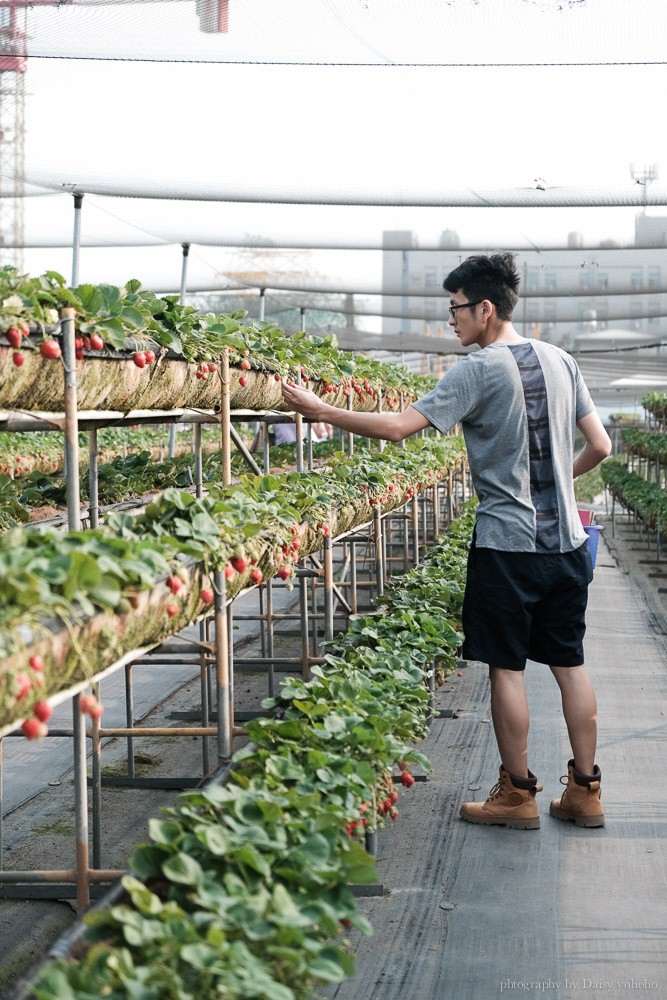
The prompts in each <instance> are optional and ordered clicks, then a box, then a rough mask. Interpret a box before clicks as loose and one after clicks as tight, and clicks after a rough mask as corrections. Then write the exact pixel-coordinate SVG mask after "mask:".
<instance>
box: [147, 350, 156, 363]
mask: <svg viewBox="0 0 667 1000" xmlns="http://www.w3.org/2000/svg"><path fill="white" fill-rule="evenodd" d="M144 354H145V356H146V364H147V365H152V364H153V362H154V361H155V351H151V350H150V348H149V349H148V350H147V351H145V352H144Z"/></svg>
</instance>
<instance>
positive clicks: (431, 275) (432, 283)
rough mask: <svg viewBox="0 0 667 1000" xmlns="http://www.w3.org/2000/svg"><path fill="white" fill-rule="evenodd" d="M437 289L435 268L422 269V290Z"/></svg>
mask: <svg viewBox="0 0 667 1000" xmlns="http://www.w3.org/2000/svg"><path fill="white" fill-rule="evenodd" d="M437 287H438V271H437V268H435V267H426V268H424V288H437Z"/></svg>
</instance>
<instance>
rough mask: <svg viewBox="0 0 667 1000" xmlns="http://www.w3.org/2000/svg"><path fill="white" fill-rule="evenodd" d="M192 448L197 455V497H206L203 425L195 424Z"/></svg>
mask: <svg viewBox="0 0 667 1000" xmlns="http://www.w3.org/2000/svg"><path fill="white" fill-rule="evenodd" d="M192 447H193V450H194V453H195V496H196V497H202V496H203V495H204V463H203V457H202V447H201V424H195V425H194V428H193V442H192Z"/></svg>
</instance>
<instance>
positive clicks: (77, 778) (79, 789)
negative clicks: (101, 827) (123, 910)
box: [72, 694, 90, 910]
mask: <svg viewBox="0 0 667 1000" xmlns="http://www.w3.org/2000/svg"><path fill="white" fill-rule="evenodd" d="M72 716H73V730H74V817H75V825H76V864H75V867H76V901H77V904H78V906H79V909H80V910H85V909H87V908H88V904H89V903H90V886H89V880H88V790H87V779H86V727H85V725H84V721H83V712H82V711H81V695H80V694H77V695H75V696H74V699H73V702H72Z"/></svg>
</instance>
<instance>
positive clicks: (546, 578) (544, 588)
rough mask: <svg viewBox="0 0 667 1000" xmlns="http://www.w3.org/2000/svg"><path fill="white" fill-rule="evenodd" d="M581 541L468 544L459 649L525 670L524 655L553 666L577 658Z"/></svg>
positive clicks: (585, 561) (586, 558) (588, 568)
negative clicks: (553, 546) (545, 549)
mask: <svg viewBox="0 0 667 1000" xmlns="http://www.w3.org/2000/svg"><path fill="white" fill-rule="evenodd" d="M592 579H593V566H592V563H591V554H590V550H589V547H588V542H584V544H583V545H582V546H581V547H580V548H578V549H575V550H574V552H554V553H541V552H499V551H497V550H496V549H481V548H477V547H476V546H475V544H474V540H473V545H472V547H471V549H470V554H469V556H468V576H467V580H466V590H465V598H464V601H463V633H464V635H465V641H464V643H463V656H464V658H465V659H467V660H481V661H482V662H483V663H488V664H489V665H490V666H492V667H503V668H505V669H506V670H524V669H525V666H526V660H527V659H528V660H537V662H538V663H548V664H549V665H550V666H552V667H576V666H579V665H581V664H582V663H583V662H584V647H583V639H584V633H585V631H586V604H587V602H588V585H589V583H590V582H591V580H592Z"/></svg>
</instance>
